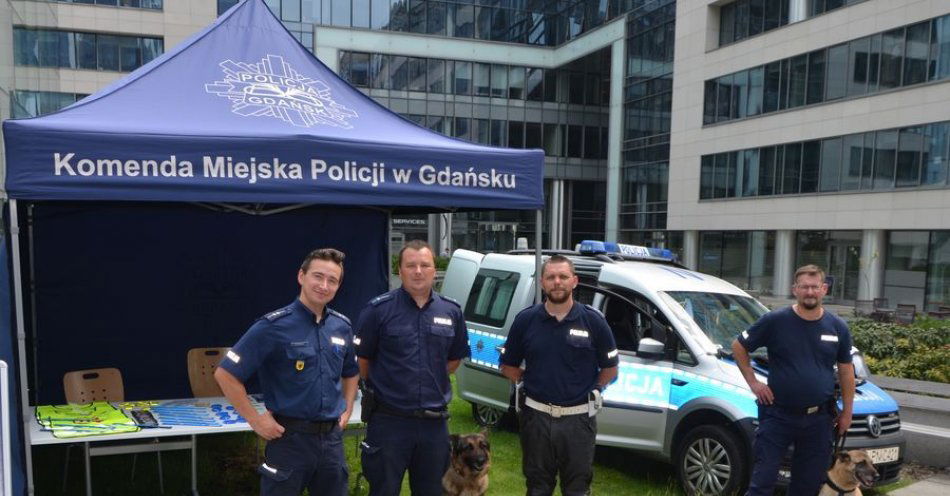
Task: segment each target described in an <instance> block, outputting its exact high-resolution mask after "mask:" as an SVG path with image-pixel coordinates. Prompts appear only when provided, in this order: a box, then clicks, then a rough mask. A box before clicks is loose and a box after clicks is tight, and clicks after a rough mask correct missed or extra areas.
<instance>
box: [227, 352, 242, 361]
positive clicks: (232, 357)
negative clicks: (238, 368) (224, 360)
mask: <svg viewBox="0 0 950 496" xmlns="http://www.w3.org/2000/svg"><path fill="white" fill-rule="evenodd" d="M227 357H228V359H230V360H231V361H232V362H234V363H240V362H241V356H240V355H238V354H237V353H235V352H233V351H231V350H228V353H227Z"/></svg>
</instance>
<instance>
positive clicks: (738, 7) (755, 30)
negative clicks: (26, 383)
mask: <svg viewBox="0 0 950 496" xmlns="http://www.w3.org/2000/svg"><path fill="white" fill-rule="evenodd" d="M861 1H863V0H847V1H845V0H827V3H826V0H736V1H735V2H732V3H730V4H726V5H723V6H722V7H719V45H720V46H723V45H728V44H730V43H735V42H737V41H742V40H744V39H746V38H748V37H750V36H755V35H757V34H759V33H763V32H766V31H771V30H773V29H777V28H779V27H781V26H785V25H787V24H789V23H790V22H798V21H803V20H805V19H808V18H810V17H814V16H816V15H819V14H823V13H825V12H828V11H831V10H836V9H839V8H841V7H844V6H846V5H851V4H855V3H858V2H861ZM789 11H794V12H797V13H798V15H796V16H795V17H792V18H791V19H790V18H789Z"/></svg>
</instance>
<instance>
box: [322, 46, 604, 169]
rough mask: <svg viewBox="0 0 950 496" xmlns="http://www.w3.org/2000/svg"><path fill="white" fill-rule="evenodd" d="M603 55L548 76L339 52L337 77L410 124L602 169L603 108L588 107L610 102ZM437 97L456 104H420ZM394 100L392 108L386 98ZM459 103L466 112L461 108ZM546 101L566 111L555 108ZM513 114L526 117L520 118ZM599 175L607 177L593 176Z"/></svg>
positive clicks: (538, 72) (501, 67) (471, 64)
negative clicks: (368, 93)
mask: <svg viewBox="0 0 950 496" xmlns="http://www.w3.org/2000/svg"><path fill="white" fill-rule="evenodd" d="M606 56H607V52H604V53H599V54H596V55H594V56H593V57H588V58H587V59H581V60H580V61H578V62H577V63H574V64H570V65H569V66H566V67H563V68H560V69H547V70H545V69H540V68H535V67H523V66H509V65H503V64H486V63H479V62H470V61H456V60H444V59H431V58H430V59H427V58H420V57H404V56H400V55H386V54H378V53H362V52H341V54H340V76H341V77H343V78H344V79H346V80H347V81H348V82H350V84H353V85H354V86H357V87H362V88H366V89H367V90H368V91H371V94H372V96H374V97H375V98H376V99H377V101H380V102H381V103H384V104H386V105H387V106H389V108H390V109H392V110H395V111H397V112H399V113H400V114H402V115H403V116H404V117H406V118H407V119H409V120H411V121H413V122H415V123H416V124H419V125H420V126H424V127H428V128H430V129H432V130H434V131H437V132H440V133H443V134H446V135H450V136H454V137H456V138H462V139H465V140H469V141H473V142H476V143H482V144H486V145H492V146H504V147H510V148H541V149H543V150H544V151H545V155H547V156H549V157H563V158H574V159H593V160H597V161H598V162H585V163H580V162H578V163H577V164H576V165H577V166H578V167H585V166H586V167H595V168H597V169H603V163H602V162H600V161H603V160H606V158H607V126H606V116H607V114H606V108H603V109H602V110H601V111H597V112H591V111H590V106H598V107H603V106H604V105H606V104H607V101H608V99H609V85H610V82H609V80H608V79H606V77H605V74H603V73H602V72H600V69H599V68H598V66H599V65H600V62H603V59H604V58H605V57H606ZM376 90H388V91H376ZM433 94H435V95H440V96H442V99H443V101H445V97H444V96H443V95H449V98H450V99H449V100H448V101H449V102H451V101H455V102H456V105H454V106H453V105H447V104H445V103H442V104H430V103H426V104H425V105H423V104H422V103H424V102H427V101H428V97H427V95H433ZM395 95H398V96H397V99H396V100H395V101H394V100H391V99H387V97H390V98H392V97H394V96H395ZM499 99H503V100H504V101H499ZM513 100H517V101H519V102H529V103H528V104H527V105H525V104H524V103H519V107H517V108H519V109H520V110H516V111H514V112H508V109H509V107H511V106H512V105H514V103H513ZM415 102H420V103H415ZM462 102H464V103H465V104H466V106H464V107H460V106H459V105H458V104H459V103H462ZM532 102H533V103H532ZM544 102H549V103H560V104H566V105H564V106H554V107H553V108H552V106H550V105H547V106H546V105H543V103H544ZM403 104H405V106H404V107H403ZM581 105H583V106H584V107H580V106H581ZM568 107H570V111H568V110H569V109H568ZM403 108H405V111H404V110H403ZM552 110H553V111H552ZM453 114H454V115H453ZM515 114H517V115H519V116H521V118H520V119H515ZM566 176H574V177H577V174H571V173H568V174H566ZM599 176H602V174H601V173H595V175H593V176H588V177H599Z"/></svg>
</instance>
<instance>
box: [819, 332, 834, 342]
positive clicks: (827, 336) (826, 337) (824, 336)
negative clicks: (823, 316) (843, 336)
mask: <svg viewBox="0 0 950 496" xmlns="http://www.w3.org/2000/svg"><path fill="white" fill-rule="evenodd" d="M821 340H822V341H828V342H829V343H837V342H838V336H832V335H831V334H822V335H821Z"/></svg>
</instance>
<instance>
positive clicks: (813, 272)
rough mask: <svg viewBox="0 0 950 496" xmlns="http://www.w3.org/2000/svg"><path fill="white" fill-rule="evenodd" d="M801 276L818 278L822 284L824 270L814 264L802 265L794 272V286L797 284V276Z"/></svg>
mask: <svg viewBox="0 0 950 496" xmlns="http://www.w3.org/2000/svg"><path fill="white" fill-rule="evenodd" d="M802 275H806V276H818V278H819V279H821V281H822V283H824V281H825V270H824V269H822V268H821V267H819V266H817V265H814V264H809V265H802V266H801V267H799V268H798V270H796V271H795V284H798V276H802Z"/></svg>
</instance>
